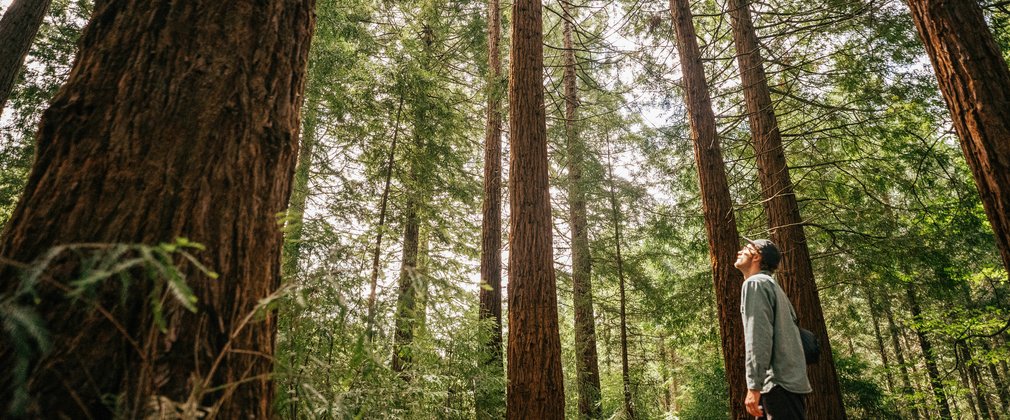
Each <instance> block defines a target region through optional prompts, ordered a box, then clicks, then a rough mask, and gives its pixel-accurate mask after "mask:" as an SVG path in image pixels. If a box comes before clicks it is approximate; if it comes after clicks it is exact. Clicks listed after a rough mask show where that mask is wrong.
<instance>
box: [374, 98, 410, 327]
mask: <svg viewBox="0 0 1010 420" xmlns="http://www.w3.org/2000/svg"><path fill="white" fill-rule="evenodd" d="M402 113H403V93H400V102H399V104H398V105H397V106H396V123H395V126H394V127H393V141H392V142H391V143H390V145H389V154H388V155H387V157H386V182H385V184H384V185H383V187H382V198H380V199H379V222H378V224H377V225H376V233H375V248H373V249H372V276H371V279H370V281H369V289H368V319H367V325H366V334H367V335H368V339H369V340H371V339H372V338H373V337H374V336H375V305H376V295H375V294H376V289H377V288H378V285H379V255H380V254H381V253H382V236H383V234H384V233H386V212H387V211H388V208H389V185H390V184H391V183H392V180H393V165H394V164H395V163H396V160H395V159H396V154H395V153H396V141H397V139H398V138H399V137H400V115H401V114H402Z"/></svg>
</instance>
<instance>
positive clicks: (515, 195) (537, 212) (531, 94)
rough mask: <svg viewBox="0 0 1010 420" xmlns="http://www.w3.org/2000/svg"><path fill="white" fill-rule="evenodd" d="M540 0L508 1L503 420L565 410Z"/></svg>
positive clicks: (548, 415) (554, 414) (559, 413)
mask: <svg viewBox="0 0 1010 420" xmlns="http://www.w3.org/2000/svg"><path fill="white" fill-rule="evenodd" d="M541 19H542V15H541V3H540V0H516V1H514V2H513V3H512V33H511V39H512V46H511V49H510V52H509V56H510V58H511V60H510V61H511V64H510V66H511V68H510V71H509V114H510V115H509V143H510V145H509V150H510V151H511V153H510V163H509V164H510V167H509V193H510V200H509V209H510V214H509V218H510V221H509V222H510V224H509V225H510V228H511V233H510V235H509V293H508V300H509V337H508V395H507V401H508V404H507V409H506V416H507V417H508V418H509V419H513V420H519V419H545V420H552V419H561V418H564V415H565V391H564V376H563V375H562V372H561V336H560V333H559V331H558V299H557V290H556V284H555V274H554V249H553V243H552V240H553V234H552V232H551V230H552V227H553V226H552V223H551V200H550V187H549V185H548V170H547V121H546V117H545V115H544V83H543V82H544V77H543V71H544V66H543V62H544V57H543V38H544V37H543V22H542V21H541Z"/></svg>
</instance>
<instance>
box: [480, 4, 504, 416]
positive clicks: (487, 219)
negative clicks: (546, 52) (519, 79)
mask: <svg viewBox="0 0 1010 420" xmlns="http://www.w3.org/2000/svg"><path fill="white" fill-rule="evenodd" d="M487 22H488V23H487V31H488V67H489V68H490V74H489V75H488V80H487V95H488V96H487V122H486V125H485V128H484V205H483V209H482V212H481V214H482V215H483V221H482V225H481V241H480V243H481V250H480V283H481V284H480V286H481V287H480V311H479V318H480V320H481V321H482V322H487V321H491V325H492V326H491V331H488V334H489V335H488V336H487V341H486V342H485V343H484V347H485V349H486V350H485V351H486V352H487V353H486V355H485V359H484V364H485V365H487V366H490V367H491V368H492V369H493V372H495V373H496V375H504V366H503V364H502V362H503V360H502V319H501V318H502V310H501V309H502V308H501V301H502V291H501V271H502V266H501V194H502V190H501V169H502V168H501V165H502V164H501V159H502V156H501V134H502V133H501V124H502V114H501V98H502V95H503V94H504V92H502V91H501V90H500V89H499V86H500V85H501V82H502V64H501V47H500V46H499V44H500V41H501V6H500V4H499V2H498V0H488V10H487ZM495 382H496V381H495ZM477 389H478V395H477V396H476V399H477V401H476V408H477V417H478V418H480V419H498V418H501V416H502V413H503V411H504V408H505V393H504V390H502V389H494V388H492V387H491V386H489V385H488V384H477Z"/></svg>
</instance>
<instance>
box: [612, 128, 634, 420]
mask: <svg viewBox="0 0 1010 420" xmlns="http://www.w3.org/2000/svg"><path fill="white" fill-rule="evenodd" d="M607 175H608V176H609V178H610V211H611V214H612V217H613V223H614V249H615V252H616V254H615V256H616V263H617V279H618V284H619V288H620V298H621V302H620V316H621V377H622V378H623V383H624V414H625V417H626V418H629V419H633V418H635V410H634V407H633V405H632V401H631V373H630V371H629V368H628V320H627V309H626V305H627V298H626V297H625V293H624V291H625V287H624V259H623V258H622V257H621V219H620V217H621V204H620V203H619V202H618V201H617V193H616V192H615V191H614V188H615V186H614V162H613V160H612V155H611V151H610V139H609V138H608V139H607Z"/></svg>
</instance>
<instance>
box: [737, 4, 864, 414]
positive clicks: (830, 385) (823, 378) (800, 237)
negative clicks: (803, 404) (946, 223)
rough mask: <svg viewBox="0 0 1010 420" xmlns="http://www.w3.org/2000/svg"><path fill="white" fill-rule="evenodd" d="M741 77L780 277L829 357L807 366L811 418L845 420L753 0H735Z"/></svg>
mask: <svg viewBox="0 0 1010 420" xmlns="http://www.w3.org/2000/svg"><path fill="white" fill-rule="evenodd" d="M729 14H730V17H731V19H732V23H733V39H734V42H735V43H736V51H737V60H738V63H739V66H740V78H741V81H742V82H743V92H744V99H745V101H746V103H747V113H748V116H749V121H750V131H751V136H752V137H753V141H754V152H755V155H756V159H757V169H758V178H759V180H760V182H761V190H762V191H761V196H762V198H764V201H763V204H764V209H765V214H766V215H767V217H768V229H769V230H770V231H771V236H772V240H773V241H775V243H776V244H778V246H779V248H781V250H782V254H783V257H782V262H781V265H780V266H779V269H778V271H777V272H776V277H777V278H778V279H779V282H780V284H781V285H782V288H783V289H784V290H785V292H786V294H787V295H788V296H789V300H790V301H792V304H793V306H794V307H795V308H796V312H797V315H798V316H799V319H800V323H801V324H802V325H803V327H805V328H807V329H809V330H811V331H813V332H814V333H815V334H817V337H818V338H819V339H820V342H821V346H822V347H821V349H822V350H821V351H822V354H823V357H821V360H820V361H819V362H818V363H816V364H813V365H809V366H807V375H808V376H809V377H810V385H811V386H812V387H813V393H811V394H810V395H809V398H808V399H807V415H808V416H809V417H810V418H815V419H844V418H845V407H844V406H843V405H842V394H841V390H840V388H839V386H838V375H837V374H836V372H835V361H834V359H833V358H832V354H831V342H830V341H829V340H828V332H827V327H826V326H825V324H824V313H823V312H822V311H821V299H820V296H818V293H817V285H816V283H815V282H814V273H813V269H812V267H811V266H810V250H809V249H807V238H806V235H805V234H804V233H803V219H802V218H800V210H799V207H798V206H797V204H796V196H795V194H794V193H793V185H792V181H791V180H790V179H789V167H788V166H786V158H785V153H784V148H783V145H782V136H781V134H780V133H779V126H778V121H777V119H776V117H775V109H774V107H773V105H772V100H771V93H770V91H769V89H768V80H767V78H766V76H765V71H764V62H763V60H762V58H761V53H760V49H759V46H758V38H757V33H756V32H755V31H754V24H753V22H752V21H751V15H750V9H749V7H748V1H747V0H730V2H729Z"/></svg>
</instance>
